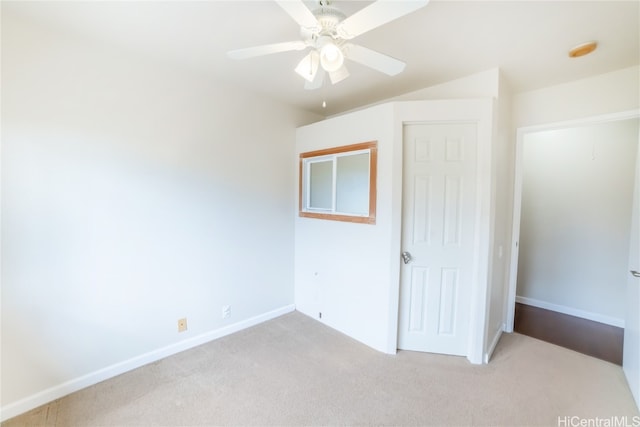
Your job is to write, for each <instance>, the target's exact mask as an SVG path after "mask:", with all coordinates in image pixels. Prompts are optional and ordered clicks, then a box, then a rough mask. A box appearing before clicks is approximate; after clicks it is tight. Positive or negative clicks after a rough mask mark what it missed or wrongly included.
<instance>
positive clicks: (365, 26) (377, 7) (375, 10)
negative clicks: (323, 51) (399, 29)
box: [336, 0, 429, 40]
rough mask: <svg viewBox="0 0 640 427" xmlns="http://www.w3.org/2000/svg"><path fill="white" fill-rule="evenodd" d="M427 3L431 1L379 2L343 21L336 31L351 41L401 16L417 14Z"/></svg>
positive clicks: (381, 0)
mask: <svg viewBox="0 0 640 427" xmlns="http://www.w3.org/2000/svg"><path fill="white" fill-rule="evenodd" d="M427 3H429V0H419V1H418V0H412V1H398V0H378V1H377V2H375V3H372V4H371V5H369V6H367V7H365V8H364V9H361V10H360V11H358V12H356V13H354V14H353V15H351V16H350V17H348V18H347V19H345V20H344V21H342V22H341V23H340V24H338V26H337V27H336V30H337V31H338V35H339V36H340V37H342V38H343V39H347V40H349V39H352V38H354V37H356V36H359V35H360V34H364V33H366V32H367V31H369V30H373V29H374V28H376V27H379V26H381V25H384V24H386V23H387V22H391V21H393V20H394V19H398V18H400V17H401V16H404V15H407V14H409V13H411V12H415V11H416V10H418V9H420V8H422V7H424V6H426V5H427Z"/></svg>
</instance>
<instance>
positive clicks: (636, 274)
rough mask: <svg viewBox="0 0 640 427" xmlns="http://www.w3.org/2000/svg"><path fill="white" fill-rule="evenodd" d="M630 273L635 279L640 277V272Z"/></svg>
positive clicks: (633, 271)
mask: <svg viewBox="0 0 640 427" xmlns="http://www.w3.org/2000/svg"><path fill="white" fill-rule="evenodd" d="M629 272H630V273H631V275H632V276H633V277H640V271H635V270H631V271H629Z"/></svg>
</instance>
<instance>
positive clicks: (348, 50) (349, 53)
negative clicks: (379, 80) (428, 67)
mask: <svg viewBox="0 0 640 427" xmlns="http://www.w3.org/2000/svg"><path fill="white" fill-rule="evenodd" d="M343 50H344V52H345V56H346V57H347V58H349V59H350V60H352V61H355V62H358V63H360V64H362V65H366V66H367V67H370V68H373V69H374V70H378V71H380V72H381V73H385V74H387V75H389V76H395V75H396V74H399V73H401V72H402V71H403V70H404V67H405V66H406V65H407V64H405V63H404V62H402V61H400V60H397V59H395V58H392V57H390V56H388V55H385V54H383V53H380V52H376V51H375V50H371V49H369V48H366V47H363V46H359V45H357V44H351V43H348V44H346V45H345V46H344V47H343Z"/></svg>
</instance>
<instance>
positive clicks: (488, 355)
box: [484, 325, 504, 363]
mask: <svg viewBox="0 0 640 427" xmlns="http://www.w3.org/2000/svg"><path fill="white" fill-rule="evenodd" d="M503 329H504V325H500V327H499V328H498V330H497V331H496V333H495V335H494V336H493V340H491V345H490V346H489V350H488V351H487V352H486V353H485V354H484V363H489V360H491V356H492V355H493V352H494V350H495V349H496V346H497V345H498V341H500V337H501V336H502V330H503Z"/></svg>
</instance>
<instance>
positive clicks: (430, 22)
mask: <svg viewBox="0 0 640 427" xmlns="http://www.w3.org/2000/svg"><path fill="white" fill-rule="evenodd" d="M305 3H307V5H308V6H309V7H310V8H314V7H315V5H316V4H317V3H316V2H312V1H307V0H305ZM369 3H371V2H365V1H334V2H332V4H333V5H334V6H337V7H338V8H340V9H342V10H343V11H344V12H345V13H346V14H347V15H350V14H352V13H354V12H355V11H357V10H359V9H360V8H362V7H365V6H366V5H368V4H369ZM2 8H3V10H4V9H5V8H6V9H11V11H12V12H13V13H15V14H19V15H22V16H24V17H26V18H27V19H33V20H35V21H36V22H38V23H39V24H40V25H46V26H49V27H54V28H59V29H61V30H64V31H66V32H68V33H72V34H73V33H76V34H78V35H81V36H82V37H83V38H85V39H86V40H95V42H96V43H100V44H112V45H115V46H118V47H120V48H124V49H129V50H131V51H133V52H135V53H136V54H138V55H141V56H150V57H152V58H154V59H155V60H159V61H163V62H171V63H174V64H179V66H181V67H188V68H191V69H194V70H196V71H197V72H201V73H204V74H206V75H210V76H211V78H213V79H216V80H218V81H225V82H229V83H231V84H238V85H241V86H243V87H246V88H248V89H250V90H254V91H256V92H261V93H263V94H265V95H267V96H269V97H272V98H275V99H278V100H281V101H283V102H285V103H288V104H291V105H294V106H297V107H301V108H304V109H307V110H310V111H315V112H317V113H319V114H322V115H331V114H336V113H338V112H342V111H346V110H349V109H353V108H356V107H358V106H362V105H366V104H369V103H373V102H376V101H379V100H382V99H386V98H390V97H393V96H396V95H399V94H402V93H406V92H410V91H414V90H417V89H421V88H424V87H428V86H432V85H434V84H438V83H442V82H446V81H449V80H453V79H455V78H459V77H464V76H467V75H471V74H474V73H477V72H480V71H484V70H487V69H491V68H496V67H499V68H500V69H502V70H503V72H504V74H505V76H506V77H507V79H508V81H509V82H510V84H511V86H512V88H513V89H514V90H515V91H524V90H531V89H536V88H540V87H545V86H549V85H553V84H559V83H563V82H567V81H571V80H575V79H580V78H584V77H588V76H591V75H596V74H601V73H604V72H608V71H612V70H616V69H620V68H624V67H628V66H632V65H636V64H638V63H639V62H640V58H639V57H640V28H639V22H640V2H638V1H610V0H606V1H559V0H558V1H518V0H512V1H497V2H496V1H478V0H476V1H436V0H432V1H431V3H429V4H428V5H427V6H426V7H424V8H422V9H421V10H419V11H417V12H414V13H413V14H410V15H407V16H405V17H403V18H400V19H398V20H396V21H393V22H391V23H389V24H387V25H384V26H382V27H379V28H377V29H374V30H372V31H370V32H368V33H366V34H363V35H361V36H360V37H358V38H356V39H355V40H354V41H355V42H356V43H358V44H361V45H364V46H366V47H369V48H371V49H374V50H377V51H380V52H383V53H385V54H388V55H391V56H394V57H396V58H398V59H401V60H403V61H404V62H406V63H407V67H406V69H405V71H404V72H403V73H401V74H399V75H397V76H394V77H389V76H386V75H384V74H381V73H379V72H377V71H374V70H371V69H368V68H366V67H363V66H360V65H359V64H355V63H348V64H347V65H348V67H349V71H350V72H351V76H350V77H349V78H348V79H346V80H344V81H342V82H340V83H338V84H337V85H335V86H331V85H330V84H329V85H327V84H325V87H324V88H323V89H320V90H316V91H307V90H304V88H303V86H304V84H303V83H304V81H303V80H302V78H301V77H299V76H298V75H297V74H295V73H294V71H293V69H294V67H295V65H296V64H297V63H298V61H299V60H300V59H301V58H302V57H303V56H304V55H305V53H304V52H287V53H279V54H274V55H271V56H265V57H258V58H253V59H247V60H243V61H234V60H232V59H229V58H228V57H227V56H226V54H225V53H226V52H227V51H229V50H232V49H238V48H244V47H250V46H254V45H260V44H268V43H276V42H282V41H290V40H297V39H298V38H299V27H298V26H297V24H296V23H295V22H294V21H293V20H292V19H291V18H290V17H289V16H288V15H287V14H286V13H285V12H284V10H282V9H281V8H280V7H279V6H278V5H277V4H276V3H274V2H272V1H268V0H264V1H237V0H236V1H163V2H155V1H136V2H129V1H119V2H116V1H106V2H94V1H75V2H58V1H48V2H30V1H18V2H7V1H2ZM590 40H596V41H598V43H599V48H598V49H597V50H596V52H595V53H593V54H591V55H589V56H586V57H583V58H577V59H570V58H569V57H568V55H567V51H568V50H569V49H570V48H571V47H573V46H575V45H577V44H580V43H583V42H586V41H590ZM323 99H326V101H327V108H326V109H323V108H322V106H321V103H322V100H323Z"/></svg>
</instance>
